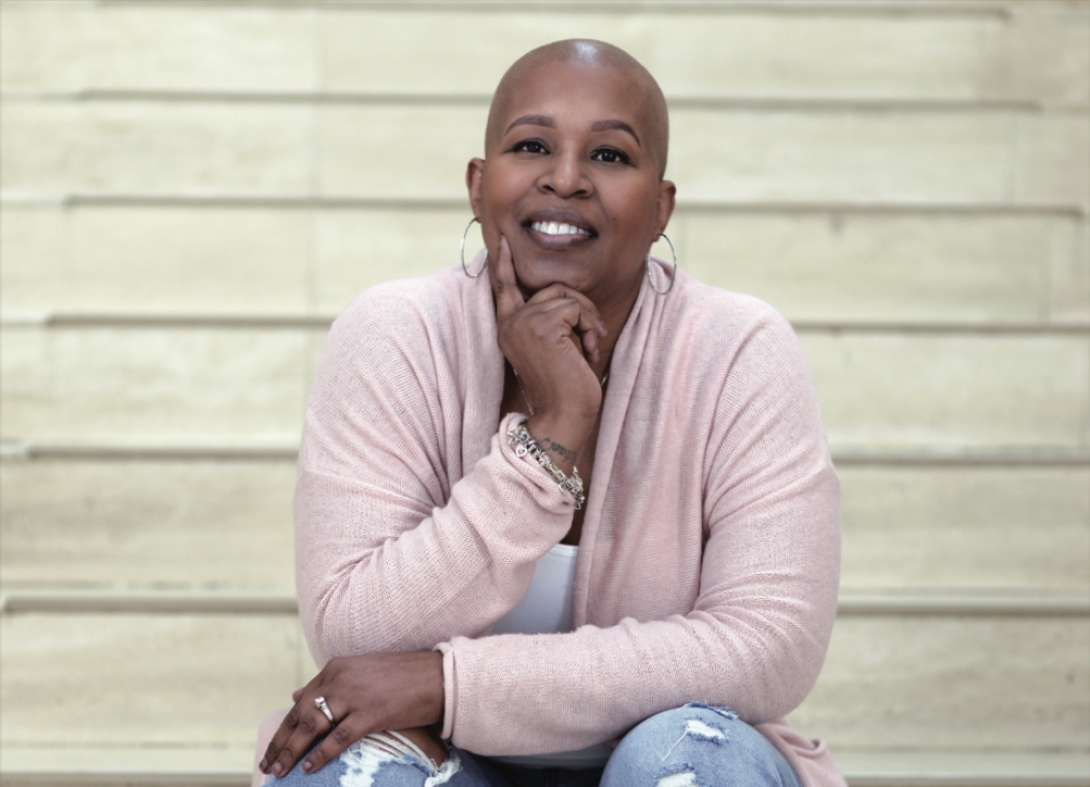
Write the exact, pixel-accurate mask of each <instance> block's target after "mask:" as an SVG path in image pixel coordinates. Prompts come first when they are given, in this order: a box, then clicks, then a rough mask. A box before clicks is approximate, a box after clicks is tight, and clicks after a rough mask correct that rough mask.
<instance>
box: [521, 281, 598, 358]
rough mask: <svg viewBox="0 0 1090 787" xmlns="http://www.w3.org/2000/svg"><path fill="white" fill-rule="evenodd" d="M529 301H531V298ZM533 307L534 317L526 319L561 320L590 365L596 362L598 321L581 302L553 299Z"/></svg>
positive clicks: (570, 299) (528, 316)
mask: <svg viewBox="0 0 1090 787" xmlns="http://www.w3.org/2000/svg"><path fill="white" fill-rule="evenodd" d="M535 297H536V296H535ZM530 300H531V301H532V300H533V298H531V299H530ZM527 306H529V304H527ZM534 306H535V311H536V315H534V314H530V315H527V318H529V319H532V318H533V317H534V316H546V315H547V316H548V319H559V320H562V321H563V322H564V323H566V324H567V327H568V329H569V330H570V331H571V333H572V334H574V341H575V342H576V344H578V345H580V348H581V349H582V351H583V354H584V355H585V356H586V357H587V358H588V359H590V361H591V363H597V362H598V356H599V353H598V341H599V333H598V321H597V320H596V319H595V316H594V314H593V313H591V312H590V311H589V310H588V309H587V308H586V307H584V305H583V303H582V302H581V301H578V300H575V299H573V298H554V299H553V300H551V301H546V302H544V303H540V304H534Z"/></svg>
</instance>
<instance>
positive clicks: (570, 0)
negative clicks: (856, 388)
mask: <svg viewBox="0 0 1090 787" xmlns="http://www.w3.org/2000/svg"><path fill="white" fill-rule="evenodd" d="M145 2H146V0H108V5H111V6H125V5H134V6H139V5H141V4H144V3H145ZM157 4H158V5H164V6H168V7H169V6H172V5H173V6H194V5H196V6H200V5H202V2H201V0H159V2H158V3H157ZM217 5H218V6H219V7H221V8H230V7H235V8H246V9H251V8H312V9H315V10H318V11H339V10H345V9H359V10H364V11H466V12H470V13H480V12H489V13H505V12H508V11H512V10H518V11H539V12H546V13H549V14H553V13H556V12H577V13H603V12H607V13H617V14H628V13H633V12H637V13H646V12H648V11H668V12H669V13H671V14H681V13H707V12H709V11H713V12H716V13H719V14H722V15H741V14H760V15H768V16H796V15H802V16H834V15H835V16H856V15H861V16H871V17H873V16H896V17H935V16H938V17H948V16H955V17H972V18H981V17H984V18H998V19H1013V18H1014V17H1015V14H1014V12H1013V11H1012V10H1011V8H1010V2H1009V1H1008V2H1004V1H1003V0H991V1H990V2H989V1H988V0H927V2H921V1H920V0H832V1H831V2H830V1H829V0H825V1H824V2H820V3H818V2H814V0H778V2H776V3H769V2H767V0H731V1H730V2H724V0H519V1H518V2H513V1H512V0H336V1H335V2H333V3H331V2H329V0H220V1H219V2H218V4H217Z"/></svg>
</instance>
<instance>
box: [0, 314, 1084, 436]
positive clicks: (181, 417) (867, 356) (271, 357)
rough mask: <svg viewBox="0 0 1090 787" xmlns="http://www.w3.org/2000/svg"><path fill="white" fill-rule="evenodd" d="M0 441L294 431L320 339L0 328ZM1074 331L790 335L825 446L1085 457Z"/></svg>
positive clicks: (317, 333)
mask: <svg viewBox="0 0 1090 787" xmlns="http://www.w3.org/2000/svg"><path fill="white" fill-rule="evenodd" d="M5 328H6V330H4V331H3V333H2V336H0V341H2V349H3V354H2V359H0V361H2V364H3V366H2V371H3V378H2V384H3V388H2V391H3V393H2V396H3V402H4V407H3V412H2V414H0V415H2V418H3V420H2V429H3V434H4V437H5V439H6V440H8V441H27V440H37V441H44V440H50V439H51V440H54V441H57V440H61V441H66V442H76V443H78V442H81V441H83V442H95V441H107V442H119V443H124V442H133V441H140V442H144V443H148V442H151V443H155V442H166V443H170V442H181V443H200V442H201V441H205V442H219V443H223V442H231V441H237V442H242V441H246V440H249V441H252V442H263V441H276V442H278V443H279V444H281V445H282V444H285V443H287V444H291V443H294V442H295V441H296V440H297V439H298V438H297V436H298V434H299V431H300V427H301V423H302V415H303V410H304V402H305V399H306V395H307V390H308V387H309V385H310V381H311V377H312V375H313V365H314V362H315V358H316V356H317V353H318V350H319V348H320V346H321V343H322V338H323V335H324V330H322V329H319V328H292V327H290V326H289V327H286V328H284V329H282V330H270V329H267V328H264V329H263V328H257V327H247V326H241V327H213V326H200V325H197V326H193V327H175V326H170V325H166V326H157V325H154V324H153V325H146V326H138V327H136V328H132V327H94V326H90V327H88V326H79V325H74V326H70V327H65V326H57V327H41V326H33V325H26V326H20V325H8V326H5ZM1088 334H1090V332H1082V331H1078V332H1070V333H1050V334H1036V333H1033V334H1008V333H995V334H992V333H980V334H976V333H963V332H941V331H940V332H912V331H908V332H902V331H888V332H886V331H877V332H875V331H869V330H868V331H864V330H861V331H851V330H816V329H815V330H812V331H804V332H802V333H801V335H800V338H801V340H802V346H803V349H804V351H805V352H806V354H807V356H808V359H809V361H810V364H811V366H812V367H813V369H814V374H815V377H816V380H817V385H818V391H819V393H820V397H821V403H822V410H823V414H824V419H825V424H826V428H827V432H828V435H829V440H830V443H831V444H832V445H833V446H835V447H838V448H841V449H847V448H874V449H883V448H884V449H921V448H929V449H936V450H948V451H952V450H958V449H978V450H986V449H992V450H999V449H1046V450H1047V449H1057V450H1068V451H1079V450H1082V451H1085V450H1086V448H1087V446H1088V445H1090V424H1088V422H1087V420H1086V412H1087V411H1088V410H1090V335H1088Z"/></svg>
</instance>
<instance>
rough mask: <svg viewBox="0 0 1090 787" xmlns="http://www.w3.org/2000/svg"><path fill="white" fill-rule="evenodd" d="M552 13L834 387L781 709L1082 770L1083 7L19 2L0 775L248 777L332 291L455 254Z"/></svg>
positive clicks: (285, 630)
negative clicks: (647, 97)
mask: <svg viewBox="0 0 1090 787" xmlns="http://www.w3.org/2000/svg"><path fill="white" fill-rule="evenodd" d="M572 36H588V37H595V38H602V39H605V40H608V41H611V42H613V43H615V44H617V45H619V46H622V47H624V48H625V49H627V50H628V51H630V52H631V53H632V54H633V55H635V56H636V57H637V58H638V59H640V60H641V61H642V62H643V63H644V64H645V65H646V66H647V67H648V68H649V69H650V70H651V72H652V73H653V74H655V75H656V77H657V78H658V79H659V81H660V83H661V84H662V87H663V89H664V91H665V92H666V94H667V97H668V99H669V101H670V105H671V119H672V140H671V141H672V145H671V159H670V165H669V171H668V176H669V177H671V178H672V179H673V180H675V181H676V182H677V185H678V209H677V212H676V214H675V217H674V219H673V221H672V222H671V225H670V228H669V233H670V235H671V236H672V238H673V239H674V241H675V244H676V245H677V248H678V254H679V257H680V260H681V264H682V266H684V267H685V268H687V269H688V270H690V271H691V272H693V273H695V274H696V275H697V276H699V277H701V278H703V279H705V280H707V281H710V282H713V283H715V284H718V285H721V286H724V287H728V288H731V289H736V290H741V291H744V292H751V293H754V294H757V295H759V296H761V297H763V298H765V299H767V300H769V301H771V302H772V303H773V304H774V305H776V306H777V307H778V308H779V309H781V310H782V311H783V312H784V313H785V314H787V316H788V317H789V318H790V319H791V320H792V322H793V323H794V324H795V326H796V328H797V330H798V332H799V334H800V337H801V339H802V342H803V345H804V347H805V350H806V352H807V354H808V356H809V358H810V361H811V363H812V364H813V367H814V370H815V374H816V376H817V379H818V384H819V389H820V392H821V396H822V403H823V408H824V411H825V416H826V423H827V428H828V433H829V439H830V443H831V445H832V447H833V450H834V453H835V456H836V459H837V463H838V466H839V469H840V471H841V475H842V480H843V484H844V539H845V540H844V577H843V588H844V593H843V595H844V600H843V603H842V614H841V618H840V620H839V621H838V627H837V631H836V634H835V636H834V642H833V646H832V650H831V652H830V656H829V661H828V664H827V667H826V670H825V673H824V674H823V677H822V679H821V681H820V682H819V685H818V687H817V689H816V690H815V692H814V694H813V695H812V696H811V698H810V699H809V700H808V701H807V703H806V704H805V705H804V706H803V707H802V708H800V710H799V711H798V712H797V713H796V714H795V716H794V719H795V721H796V723H797V724H799V725H800V726H801V727H802V728H803V729H805V730H806V731H807V732H808V733H811V734H814V735H821V736H824V737H827V738H828V739H830V741H831V742H832V743H833V745H834V751H835V752H836V753H837V754H838V759H839V760H841V761H842V762H843V763H844V764H845V767H847V768H848V769H849V770H851V771H852V773H853V774H855V775H856V777H857V778H856V779H855V781H854V782H853V783H854V784H864V783H876V784H877V783H883V784H884V783H891V782H888V781H887V782H882V781H881V779H882V778H887V779H888V778H893V777H891V776H889V774H891V773H893V772H894V771H896V769H897V768H899V767H903V769H906V770H904V773H908V772H910V771H911V770H912V768H916V769H917V771H918V772H920V773H924V772H925V771H926V772H927V773H934V772H936V771H935V768H938V767H939V766H937V765H934V763H940V764H941V763H942V762H945V763H947V765H946V766H945V767H948V768H957V767H964V768H967V769H971V768H972V767H976V768H978V771H977V772H978V773H985V772H987V768H989V767H990V768H992V771H991V772H993V773H999V772H1000V771H999V770H996V769H997V768H1001V767H1008V766H1009V767H1010V768H1016V767H1022V765H1018V764H1017V763H1023V764H1025V763H1029V765H1027V766H1025V767H1027V768H1031V767H1032V768H1036V769H1037V770H1036V771H1032V773H1035V774H1036V775H1037V777H1038V778H1037V780H1036V781H1033V782H1032V783H1033V784H1044V783H1048V784H1059V783H1061V782H1058V781H1051V782H1050V781H1045V780H1042V777H1040V774H1043V773H1045V772H1046V771H1047V769H1048V768H1053V769H1054V770H1055V769H1057V768H1059V769H1061V770H1062V768H1067V769H1068V770H1067V771H1064V772H1065V773H1068V774H1070V773H1082V771H1080V770H1078V769H1081V768H1084V766H1085V769H1086V772H1087V773H1090V754H1088V751H1090V624H1088V620H1087V611H1088V610H1090V232H1088V209H1090V3H1088V2H1085V0H1074V1H1071V2H1053V0H1021V1H1016V0H994V1H993V0H973V1H972V2H927V1H922V2H896V1H893V0H889V1H887V0H872V1H871V2H833V1H829V2H819V1H818V0H802V1H800V2H794V1H791V0H785V1H783V2H776V1H774V0H773V1H772V2H613V3H610V2H581V3H574V2H492V3H484V2H412V1H410V2H398V3H393V2H348V1H346V2H337V1H336V0H325V1H323V0H310V1H309V2H308V1H304V0H299V1H298V2H288V1H286V0H285V1H284V2H274V1H272V0H269V1H264V0H251V1H250V2H241V1H239V2H196V1H191V2H169V1H163V2H125V1H124V0H117V1H111V0H101V1H98V2H95V1H92V0H82V1H81V0H73V1H72V2H65V1H64V0H32V1H31V0H24V1H19V0H3V2H0V58H2V60H0V84H2V91H3V92H2V115H0V131H2V137H0V143H2V144H0V154H2V162H0V165H2V192H0V195H2V220H0V255H2V256H0V260H2V266H0V273H2V280H0V297H2V324H0V328H2V339H3V344H2V364H3V365H2V371H3V379H2V384H3V389H2V438H3V443H2V445H3V454H2V459H3V461H2V464H0V471H2V483H3V488H2V492H3V495H2V505H3V509H2V513H3V562H2V572H3V573H2V591H3V593H4V607H3V620H2V623H3V665H2V666H3V670H2V672H3V675H2V680H3V699H2V702H3V714H2V716H3V727H2V738H3V741H2V742H3V757H2V767H3V769H4V773H5V779H6V781H9V782H12V783H15V782H19V781H28V780H38V781H39V782H40V781H42V780H45V781H47V782H48V781H50V780H56V779H61V778H69V779H75V780H76V781H81V780H82V781H83V782H96V781H97V782H99V783H101V782H123V781H129V782H132V781H134V780H135V781H141V780H143V781H149V780H151V781H159V782H163V781H167V782H170V783H179V784H181V783H193V782H197V781H201V780H203V781H204V782H208V781H209V780H211V781H221V782H225V783H226V782H231V783H234V782H237V781H239V780H240V779H244V774H245V772H246V770H247V769H248V764H249V758H250V755H251V750H250V749H251V747H252V741H253V738H254V732H255V725H256V721H257V719H258V718H260V717H261V716H262V715H264V714H265V713H267V712H269V711H271V710H273V709H275V708H277V707H280V706H282V705H284V704H285V700H286V698H287V697H288V694H289V692H290V691H291V690H292V689H293V688H295V687H296V686H297V685H299V684H301V683H302V682H303V681H305V680H306V679H307V678H309V676H310V675H311V674H312V672H313V669H314V668H313V665H312V663H311V662H310V660H309V656H308V655H307V654H306V650H305V645H304V644H303V642H302V638H301V635H300V633H299V631H298V625H297V622H296V620H295V616H294V605H293V601H292V592H293V578H292V568H291V548H292V547H291V521H290V497H291V488H292V484H293V477H294V451H295V446H296V443H297V440H298V434H299V429H300V423H301V416H302V412H303V407H304V404H305V399H306V394H307V389H308V386H309V381H310V377H311V374H312V368H313V363H314V358H315V355H316V353H317V351H318V349H319V348H320V346H321V343H322V339H323V337H324V334H325V330H326V328H327V326H328V323H329V321H330V319H331V318H332V317H333V316H334V315H335V314H336V313H337V312H338V311H339V310H340V309H341V308H342V307H343V306H344V305H345V303H346V302H347V301H348V300H349V299H350V298H351V297H352V296H353V295H354V294H355V293H356V292H358V291H359V290H360V289H362V288H364V287H366V286H368V285H370V284H373V283H375V282H378V281H382V280H386V279H390V278H395V277H400V276H405V275H414V274H418V273H423V272H426V271H430V270H433V269H435V268H436V267H439V266H444V265H450V264H456V263H457V252H458V237H459V235H460V233H461V230H462V227H463V226H464V224H465V222H466V221H467V220H468V218H469V217H470V211H469V209H468V206H467V202H466V198H465V192H464V185H463V173H464V168H465V164H466V162H467V161H468V159H469V158H470V157H471V156H474V155H480V154H481V152H482V137H483V128H484V119H485V115H486V113H487V106H488V100H489V97H490V94H491V91H492V89H493V87H494V86H495V83H496V82H497V81H498V79H499V77H500V75H501V74H502V72H503V70H504V69H505V68H506V66H507V65H509V64H510V63H511V62H512V61H513V60H514V59H515V58H516V57H518V56H519V55H521V54H522V53H523V52H525V51H527V50H528V49H530V48H532V47H534V46H537V45H539V44H541V43H544V42H547V41H550V40H555V39H558V38H565V37H572ZM944 757H945V760H944V759H943V758H944ZM1004 757H1008V759H1007V760H1004V759H1003V758H1004ZM928 758H930V759H928ZM1009 758H1014V759H1009ZM898 763H900V764H901V765H899V764H898ZM921 763H922V765H921ZM928 763H932V765H931V766H928V765H927V764H928ZM966 763H968V765H966ZM974 763H977V765H974ZM996 763H999V765H996ZM1003 763H1008V765H1003ZM1011 763H1014V764H1011ZM1057 763H1059V765H1057ZM928 767H930V768H931V769H932V770H931V771H927V768H928ZM868 768H869V769H870V770H867V769H868ZM852 769H854V770H852ZM980 769H984V770H980ZM1072 769H1074V770H1072ZM913 772H915V771H913ZM967 772H968V771H967ZM1013 772H1014V771H1010V773H1013ZM1027 772H1029V771H1027ZM1055 772H1056V773H1060V771H1059V770H1056V771H1055ZM1004 773H1005V771H1004ZM867 774H870V776H867ZM883 774H885V776H883ZM925 775H926V774H925ZM1061 775H1062V774H1061ZM867 778H870V779H871V780H872V781H870V782H867V781H866V779H867ZM874 779H878V781H874ZM913 783H914V782H913ZM1028 783H1029V782H1027V784H1028ZM1063 783H1067V782H1063ZM1074 783H1079V782H1074ZM1082 783H1085V782H1082Z"/></svg>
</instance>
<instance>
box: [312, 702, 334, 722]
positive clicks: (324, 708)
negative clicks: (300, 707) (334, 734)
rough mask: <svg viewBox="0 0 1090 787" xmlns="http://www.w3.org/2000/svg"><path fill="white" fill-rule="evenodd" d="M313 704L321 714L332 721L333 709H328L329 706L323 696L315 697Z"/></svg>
mask: <svg viewBox="0 0 1090 787" xmlns="http://www.w3.org/2000/svg"><path fill="white" fill-rule="evenodd" d="M314 705H315V706H316V707H317V708H318V710H320V711H321V712H322V715H323V716H325V717H326V718H327V719H329V721H330V722H332V721H333V711H331V710H330V709H329V706H328V705H326V704H325V697H316V698H315V700H314Z"/></svg>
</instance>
